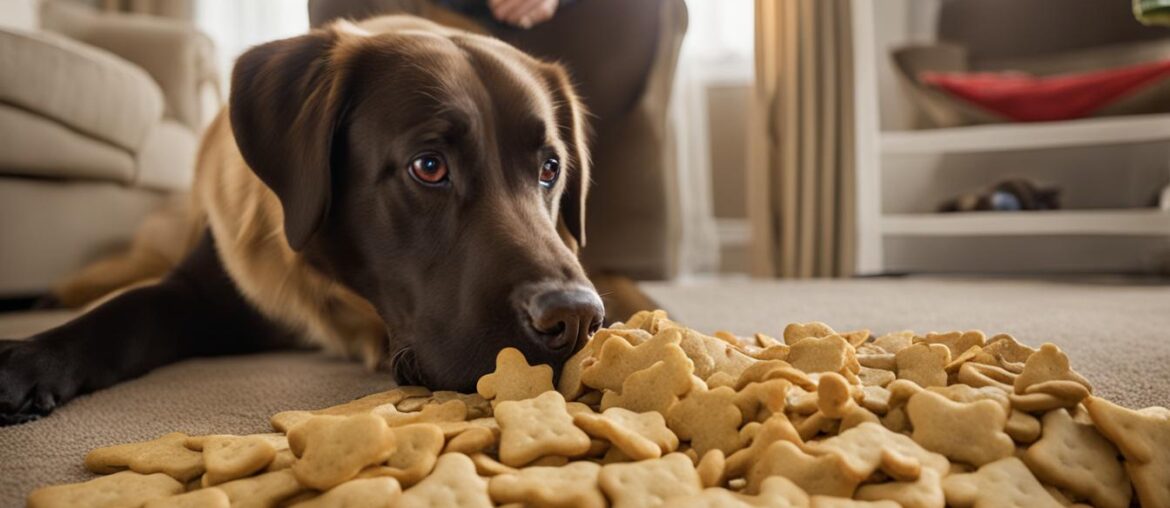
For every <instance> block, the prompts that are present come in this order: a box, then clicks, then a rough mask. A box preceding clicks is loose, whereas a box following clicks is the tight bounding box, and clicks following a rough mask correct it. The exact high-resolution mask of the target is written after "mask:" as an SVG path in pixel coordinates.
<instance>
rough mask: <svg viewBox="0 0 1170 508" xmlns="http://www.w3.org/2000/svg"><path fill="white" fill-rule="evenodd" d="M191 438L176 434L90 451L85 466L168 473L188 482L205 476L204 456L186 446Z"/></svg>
mask: <svg viewBox="0 0 1170 508" xmlns="http://www.w3.org/2000/svg"><path fill="white" fill-rule="evenodd" d="M187 437H188V436H187V435H186V434H183V433H182V432H172V433H170V434H166V435H164V436H162V437H159V438H158V439H155V440H152V441H144V442H141V443H130V444H124V445H115V446H107V447H104V448H98V449H96V450H93V451H91V452H89V454H87V455H86V456H85V467H86V468H88V469H89V470H90V471H93V472H95V473H102V474H105V473H114V472H118V471H121V470H123V469H130V470H131V471H134V472H136V473H142V474H151V473H165V474H166V475H168V476H170V477H171V478H174V479H176V480H178V481H180V482H183V483H186V482H188V481H190V480H191V479H192V478H195V477H198V476H199V475H201V474H203V471H204V466H203V454H201V453H199V452H197V451H193V450H189V449H187V447H186V446H185V443H186V441H187Z"/></svg>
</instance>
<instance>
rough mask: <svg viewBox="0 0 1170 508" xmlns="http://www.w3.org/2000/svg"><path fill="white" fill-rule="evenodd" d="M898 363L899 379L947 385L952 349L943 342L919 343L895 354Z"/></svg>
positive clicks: (925, 383)
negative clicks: (948, 365)
mask: <svg viewBox="0 0 1170 508" xmlns="http://www.w3.org/2000/svg"><path fill="white" fill-rule="evenodd" d="M894 360H895V362H896V363H897V365H898V379H906V380H909V381H913V382H915V383H918V385H919V386H922V387H928V386H946V385H947V371H946V367H947V364H949V363H951V351H950V350H949V349H947V347H946V346H944V345H942V344H926V343H918V344H915V345H913V346H910V347H908V348H906V349H903V350H901V351H898V352H897V353H895V354H894Z"/></svg>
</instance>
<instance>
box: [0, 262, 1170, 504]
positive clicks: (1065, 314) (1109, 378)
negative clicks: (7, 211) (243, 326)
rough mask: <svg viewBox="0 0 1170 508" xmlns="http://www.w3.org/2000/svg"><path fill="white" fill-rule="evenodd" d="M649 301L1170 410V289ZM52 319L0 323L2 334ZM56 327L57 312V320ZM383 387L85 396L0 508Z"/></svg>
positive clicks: (179, 375)
mask: <svg viewBox="0 0 1170 508" xmlns="http://www.w3.org/2000/svg"><path fill="white" fill-rule="evenodd" d="M644 287H645V289H646V290H647V292H648V293H649V294H650V295H651V296H652V297H653V298H654V299H655V300H657V301H658V302H660V303H661V304H663V305H664V306H665V307H666V308H668V309H670V310H671V311H672V314H673V316H674V317H676V318H677V319H678V320H680V321H682V322H684V323H687V324H689V325H691V326H694V327H696V328H699V329H702V330H706V331H714V330H717V329H725V330H730V331H733V332H737V333H744V334H746V333H750V332H755V331H764V332H767V333H771V334H778V333H779V331H780V329H781V328H782V327H783V326H784V324H785V323H788V322H790V321H808V320H821V321H825V322H827V323H829V324H831V325H833V326H835V327H837V328H838V329H853V328H858V327H868V328H870V329H872V330H873V331H875V332H884V331H890V330H901V329H906V328H911V329H915V330H919V331H929V330H950V329H968V328H978V329H982V330H984V331H986V332H989V333H994V332H1000V331H1005V332H1011V333H1013V334H1015V335H1016V337H1018V338H1020V339H1022V340H1023V341H1025V342H1027V343H1030V344H1033V345H1035V344H1039V343H1041V342H1044V341H1051V342H1055V343H1057V344H1059V345H1060V346H1061V347H1063V348H1064V349H1065V350H1066V351H1068V352H1069V354H1070V355H1071V356H1072V359H1073V364H1074V366H1075V367H1076V368H1077V369H1078V370H1080V371H1081V372H1082V373H1083V374H1085V375H1086V376H1087V377H1088V378H1089V379H1090V380H1092V381H1094V383H1095V384H1096V388H1097V393H1098V394H1101V395H1104V396H1106V397H1109V398H1111V399H1114V400H1118V401H1121V402H1123V403H1125V404H1126V405H1129V406H1135V407H1136V406H1146V405H1151V404H1158V405H1164V406H1170V286H1166V285H1162V286H1153V285H1146V286H1141V285H1123V284H1110V283H1095V284H1094V283H1063V282H1037V281H1017V282H1011V281H998V282H996V281H993V282H980V281H970V280H914V279H908V280H896V279H895V280H890V279H884V280H858V281H846V282H786V283H767V282H754V283H753V282H730V283H729V282H723V283H720V284H699V285H683V286H671V285H662V284H648V285H645V286H644ZM53 318H54V316H28V315H24V316H0V336H8V337H11V336H14V334H17V333H18V332H20V333H24V332H27V331H30V330H35V329H36V328H37V327H40V326H44V325H45V321H46V320H47V319H48V320H51V319H53ZM57 319H59V317H57ZM389 386H391V381H390V379H389V378H388V377H387V376H385V375H377V374H371V373H368V372H365V371H364V370H363V369H362V368H361V367H360V366H359V365H356V364H352V363H346V362H342V361H338V360H332V359H329V358H325V357H324V356H322V355H319V354H313V353H279V354H267V355H257V356H248V357H236V358H219V359H208V360H195V361H188V362H184V363H180V364H177V365H173V366H170V367H167V368H163V369H159V370H158V371H155V372H153V373H151V374H148V375H147V376H145V377H142V378H140V379H137V380H134V381H131V382H128V383H125V384H122V385H119V386H116V387H114V388H111V389H108V390H104V391H102V392H99V393H96V394H93V395H90V396H86V397H82V398H80V399H78V400H76V401H74V402H72V403H70V404H68V405H67V406H65V407H63V408H61V409H60V410H58V411H57V412H56V413H54V414H53V415H52V416H50V417H49V418H46V419H43V420H41V421H37V422H32V423H29V424H25V425H20V426H15V427H5V428H0V506H3V507H7V506H20V505H22V504H23V499H24V496H25V494H26V493H27V492H28V491H29V490H30V489H32V488H34V487H36V486H38V485H44V484H48V483H59V482H65V481H77V480H82V479H85V478H87V477H88V476H89V475H88V473H86V471H85V470H84V469H83V468H82V465H81V460H82V458H83V457H84V455H85V452H86V451H88V450H89V449H91V448H94V447H97V446H103V445H108V444H115V443H124V442H129V441H135V440H141V439H148V438H152V437H155V436H158V435H160V434H163V433H166V432H170V431H175V430H178V431H183V432H187V433H190V434H204V433H249V432H264V431H266V430H267V429H268V426H267V418H268V416H269V415H271V414H272V413H275V412H277V411H280V410H283V409H293V408H313V407H322V406H327V405H331V404H335V403H339V402H343V401H346V400H350V399H352V398H354V397H357V396H360V395H363V394H366V393H370V392H373V391H377V390H382V389H385V388H387V387H389Z"/></svg>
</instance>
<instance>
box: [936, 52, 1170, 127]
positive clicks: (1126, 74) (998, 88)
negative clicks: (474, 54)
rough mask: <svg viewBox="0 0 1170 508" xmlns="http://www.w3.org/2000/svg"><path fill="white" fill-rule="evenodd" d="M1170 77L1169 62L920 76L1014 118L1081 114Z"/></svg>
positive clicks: (1062, 117)
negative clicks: (1046, 72)
mask: <svg viewBox="0 0 1170 508" xmlns="http://www.w3.org/2000/svg"><path fill="white" fill-rule="evenodd" d="M1167 77H1170V60H1166V61H1161V62H1151V63H1145V64H1139V65H1132V66H1128V67H1119V68H1116V69H1107V70H1103V71H1094V72H1085V73H1078V74H1064V75H1060V76H1047V77H1036V76H1032V75H1030V74H1024V73H1020V72H983V73H938V72H924V73H922V74H921V75H920V76H919V79H920V80H921V81H922V82H923V83H925V84H927V85H930V86H935V87H938V88H939V89H942V90H944V91H946V92H947V93H949V94H951V95H954V96H956V97H959V98H962V99H964V100H966V101H968V102H971V103H973V104H975V105H977V106H980V107H982V108H984V109H987V110H989V111H992V112H995V113H998V114H1000V115H1003V116H1005V117H1007V118H1010V119H1012V120H1015V121H1018V122H1045V121H1052V120H1069V119H1073V118H1083V117H1086V116H1089V115H1091V114H1092V113H1093V112H1094V111H1096V110H1098V109H1100V108H1102V107H1104V106H1106V105H1108V104H1109V103H1110V102H1113V101H1115V100H1117V99H1119V98H1121V97H1122V96H1124V95H1126V94H1128V93H1130V92H1135V91H1137V90H1138V89H1139V88H1142V87H1144V86H1148V85H1150V84H1153V83H1154V82H1156V81H1158V80H1160V79H1165V78H1167Z"/></svg>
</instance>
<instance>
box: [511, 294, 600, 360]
mask: <svg viewBox="0 0 1170 508" xmlns="http://www.w3.org/2000/svg"><path fill="white" fill-rule="evenodd" d="M528 314H529V317H530V318H531V320H532V329H533V330H534V331H535V332H536V335H537V340H538V341H539V342H540V344H539V345H540V347H542V348H544V349H545V350H547V351H549V352H553V353H560V354H565V355H567V354H569V353H572V352H573V351H576V349H577V346H579V345H581V344H584V343H585V341H586V339H588V338H589V335H590V334H592V333H593V332H595V331H597V329H598V328H600V327H601V320H602V318H603V317H605V309H604V307H603V306H602V303H601V297H599V296H597V292H595V291H593V290H591V289H590V290H585V289H571V290H565V289H554V290H547V291H544V292H541V293H538V294H536V295H535V296H533V298H532V299H531V300H530V302H529V307H528Z"/></svg>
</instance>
